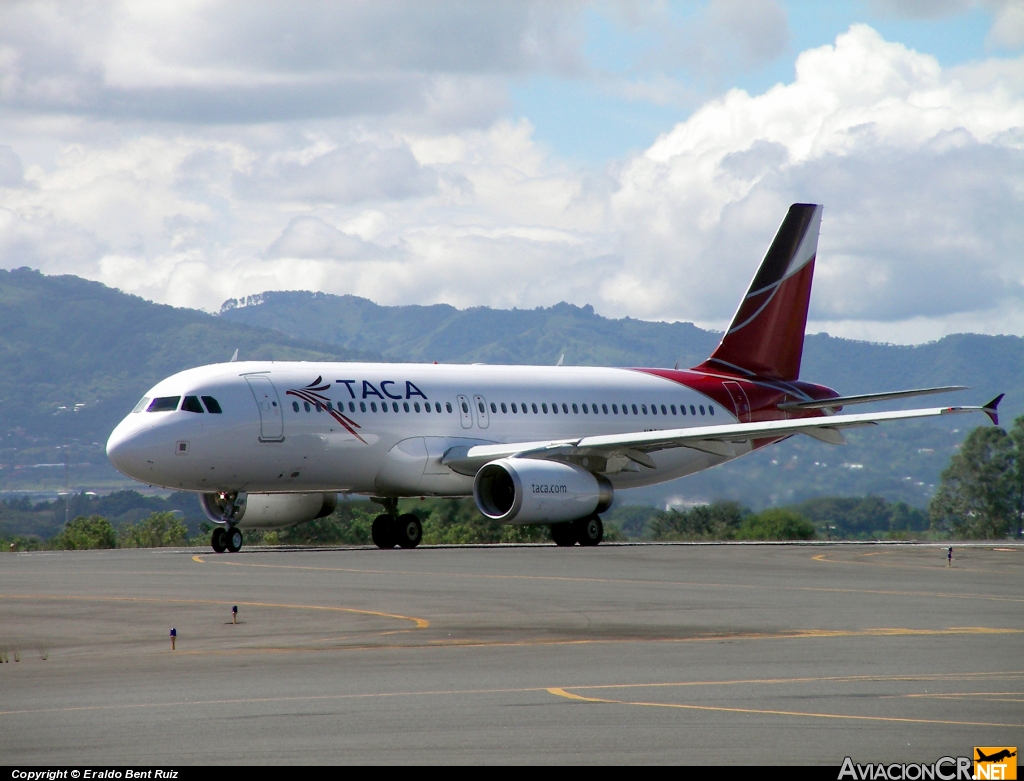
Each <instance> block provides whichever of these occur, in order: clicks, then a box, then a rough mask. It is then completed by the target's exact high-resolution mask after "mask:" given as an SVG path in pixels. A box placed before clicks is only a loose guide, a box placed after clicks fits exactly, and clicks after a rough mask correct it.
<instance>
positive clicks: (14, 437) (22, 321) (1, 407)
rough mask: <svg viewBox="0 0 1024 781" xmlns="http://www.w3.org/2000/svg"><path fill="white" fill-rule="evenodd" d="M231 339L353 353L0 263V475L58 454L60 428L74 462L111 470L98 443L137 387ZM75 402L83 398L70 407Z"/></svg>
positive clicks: (243, 348) (248, 349) (334, 354)
mask: <svg viewBox="0 0 1024 781" xmlns="http://www.w3.org/2000/svg"><path fill="white" fill-rule="evenodd" d="M236 348H237V349H239V350H240V352H241V355H242V356H243V357H244V358H268V359H269V358H276V359H302V360H324V359H328V360H331V359H343V360H344V359H350V358H352V357H354V355H355V354H354V353H353V352H352V351H351V350H347V349H345V348H343V347H340V346H339V345H336V344H332V345H322V344H321V345H318V344H314V343H313V342H311V341H309V340H306V341H299V340H296V339H293V338H291V337H289V336H287V335H285V334H282V333H281V332H280V331H272V330H269V329H266V328H259V327H254V326H249V325H245V324H242V323H234V322H231V321H230V320H227V319H225V318H221V317H215V316H213V315H208V314H205V313H203V312H199V311H196V310H192V309H177V308H175V307H170V306H162V305H159V304H154V303H152V302H150V301H146V300H144V299H142V298H139V297H137V296H131V295H127V294H125V293H122V292H120V291H119V290H115V289H113V288H109V287H106V286H104V285H101V284H99V283H97V282H89V281H86V280H84V279H80V278H78V277H74V276H59V277H48V276H43V275H42V274H40V273H39V272H37V271H32V270H30V269H24V268H23V269H16V270H14V271H0V426H2V429H0V431H2V434H3V449H2V450H0V478H3V477H5V476H9V475H10V469H12V468H13V467H14V466H16V465H22V466H24V465H25V464H30V463H46V462H51V463H52V462H60V461H61V460H62V458H63V454H62V453H61V452H60V451H59V450H57V449H56V448H57V447H58V446H59V445H62V444H63V441H64V439H65V437H67V438H68V439H69V440H71V441H72V442H73V443H75V445H74V446H75V447H77V448H78V450H77V452H76V455H75V456H74V457H73V461H74V462H75V463H86V462H88V463H93V462H95V464H96V465H98V466H100V467H102V468H103V469H106V470H107V471H108V473H110V474H111V475H113V474H114V473H113V471H112V470H111V469H110V468H109V465H107V464H106V463H105V462H106V458H105V456H104V455H103V453H102V447H101V446H102V444H103V443H105V442H106V438H107V436H108V434H109V433H110V431H111V430H112V429H113V427H114V426H115V425H116V424H117V422H118V421H119V420H120V419H121V418H122V417H123V416H124V415H125V413H127V412H128V411H130V410H131V408H132V407H133V406H134V405H135V403H136V402H137V401H138V400H139V398H140V397H141V396H142V394H143V393H144V392H145V391H146V390H147V389H148V388H149V387H151V386H152V385H153V384H154V383H155V382H157V381H158V380H160V379H162V378H164V377H166V376H168V375H169V374H173V373H175V372H177V371H181V370H182V369H186V368H189V367H192V366H198V365H201V364H204V363H215V362H218V361H226V360H228V359H229V358H230V357H231V354H232V353H233V352H234V351H235V349H236ZM76 404H82V405H84V406H81V407H79V408H78V411H77V412H74V409H75V405H76ZM61 407H63V408H65V409H63V410H62V409H60V408H61ZM93 443H97V445H93ZM82 448H85V450H86V451H88V452H85V451H83V450H82ZM97 448H98V450H97ZM93 451H97V452H93ZM3 472H7V475H4V474H3ZM44 472H45V470H37V473H38V474H40V475H42V474H43V473H44Z"/></svg>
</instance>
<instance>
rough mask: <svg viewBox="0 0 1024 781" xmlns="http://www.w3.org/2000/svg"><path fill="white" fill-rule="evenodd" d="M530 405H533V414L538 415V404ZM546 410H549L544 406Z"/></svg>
mask: <svg viewBox="0 0 1024 781" xmlns="http://www.w3.org/2000/svg"><path fill="white" fill-rule="evenodd" d="M530 406H531V407H533V414H534V415H536V414H537V405H536V404H531V405H530ZM544 411H545V412H547V411H548V410H547V408H546V407H545V408H544Z"/></svg>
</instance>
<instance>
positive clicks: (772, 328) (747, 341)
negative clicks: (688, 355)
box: [701, 203, 822, 380]
mask: <svg viewBox="0 0 1024 781" xmlns="http://www.w3.org/2000/svg"><path fill="white" fill-rule="evenodd" d="M821 210H822V207H821V206H820V205H818V204H813V203H794V204H793V205H792V206H790V207H789V213H788V214H787V215H786V219H785V220H783V222H782V227H780V228H779V232H778V233H777V234H776V235H775V241H773V242H772V246H771V247H770V248H769V249H768V254H767V255H765V256H764V260H763V261H762V262H761V267H760V268H759V269H758V270H757V274H755V275H754V281H753V282H751V283H750V288H749V289H748V290H747V294H746V295H745V296H744V297H743V300H742V301H741V302H740V305H739V308H738V309H737V310H736V314H735V315H734V316H733V318H732V323H731V324H730V325H729V330H728V331H726V332H725V336H723V337H722V341H721V343H720V344H719V345H718V347H717V349H716V350H715V352H714V353H713V354H712V355H711V357H710V358H708V360H707V361H706V362H705V363H704V364H703V366H702V367H701V368H705V369H710V370H717V371H721V370H727V371H732V372H736V373H738V374H741V375H748V376H749V375H753V376H758V377H766V378H770V379H776V380H795V379H797V378H798V377H799V376H800V359H801V357H802V355H803V351H804V328H805V326H806V325H807V306H808V304H809V303H810V300H811V278H812V277H813V276H814V259H815V256H816V254H817V252H818V228H819V227H820V225H821Z"/></svg>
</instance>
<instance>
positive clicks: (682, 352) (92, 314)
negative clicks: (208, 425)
mask: <svg viewBox="0 0 1024 781" xmlns="http://www.w3.org/2000/svg"><path fill="white" fill-rule="evenodd" d="M255 300H257V301H259V302H260V303H258V304H255V303H252V302H251V301H250V302H246V303H247V304H249V305H246V306H238V304H237V302H229V303H228V304H227V305H225V307H224V309H223V311H222V313H221V315H220V316H213V315H208V314H205V313H203V312H198V311H195V310H189V309H177V308H174V307H169V306H162V305H158V304H154V303H152V302H149V301H145V300H143V299H141V298H138V297H135V296H130V295H126V294H124V293H121V292H119V291H117V290H114V289H111V288H107V287H105V286H103V285H101V284H98V283H95V282H88V281H86V280H83V279H79V278H77V277H73V276H62V277H46V276H43V275H41V274H39V273H38V272H35V271H31V270H29V269H18V270H15V271H9V272H8V271H0V360H2V364H0V365H2V371H0V425H2V427H3V428H2V435H3V440H2V442H3V445H2V447H0V490H8V491H10V490H50V491H54V490H58V489H61V488H63V486H64V470H63V463H62V462H63V460H64V459H65V456H66V457H67V460H68V462H69V464H70V466H69V484H70V487H71V488H72V490H84V491H89V490H93V491H100V492H103V491H107V490H111V489H113V488H122V487H129V486H131V485H132V483H131V481H128V480H127V479H125V478H123V477H121V476H120V475H118V474H117V473H116V472H115V471H114V470H113V468H112V467H110V465H109V463H108V462H107V460H106V457H105V454H104V452H103V445H104V443H105V442H106V438H107V436H108V434H109V432H110V430H111V429H112V428H113V427H114V425H116V423H117V421H118V420H119V419H120V418H121V417H122V416H123V415H124V414H125V413H126V412H128V411H129V410H130V409H131V408H132V407H133V406H134V404H135V403H136V401H137V400H138V399H139V397H140V396H141V395H142V394H143V393H144V392H145V391H146V389H147V388H149V387H150V386H151V385H152V384H153V383H155V382H156V381H158V380H159V379H161V378H163V377H165V376H167V375H170V374H173V373H174V372H177V371H180V370H182V369H185V368H188V367H191V366H197V365H201V364H205V363H213V362H217V361H225V360H228V359H229V358H230V357H231V354H232V353H233V352H234V350H235V349H236V348H237V349H239V351H240V357H242V358H244V359H252V358H266V359H278V360H282V359H296V360H355V359H360V360H379V359H381V358H383V359H385V360H392V361H398V360H413V361H420V360H422V361H434V360H437V361H447V362H461V363H469V362H485V363H497V362H507V363H540V364H554V363H555V362H557V360H558V357H559V356H560V355H562V354H563V353H564V355H565V362H566V363H567V364H577V365H581V364H582V365H596V364H603V365H611V366H616V365H617V366H638V365H641V366H642V365H647V366H672V365H674V364H675V363H676V362H677V361H678V362H679V363H680V365H683V366H690V365H693V364H695V363H698V362H700V361H701V360H703V359H704V358H705V357H706V356H707V355H708V354H709V353H710V352H711V350H712V349H713V348H714V346H715V344H716V343H717V341H718V339H719V334H716V333H714V332H711V331H705V330H702V329H700V328H697V327H695V326H694V325H692V324H690V323H655V322H645V321H640V320H632V319H629V318H626V319H621V320H614V319H609V318H605V317H601V316H600V315H598V314H596V313H595V312H594V311H593V309H592V308H591V307H576V306H571V305H569V304H558V305H556V306H553V307H549V308H544V309H535V310H511V311H505V310H493V309H487V308H475V309H467V310H459V309H455V308H454V307H450V306H444V305H437V306H407V307H382V306H378V305H376V304H374V303H372V302H370V301H367V300H365V299H361V298H356V297H354V296H330V295H323V294H319V293H316V294H314V293H266V294H264V295H262V296H259V297H256V299H255ZM803 376H804V377H805V378H807V379H811V380H814V381H818V382H823V383H825V384H828V385H831V386H832V387H834V388H836V389H838V390H840V391H841V392H844V393H857V392H867V391H877V390H889V389H894V388H908V387H920V386H925V385H940V384H941V385H944V384H966V385H972V386H974V389H973V390H971V391H968V392H964V393H960V394H955V395H949V396H943V397H936V398H935V399H934V400H927V401H925V402H924V403H926V404H957V403H964V404H969V403H978V402H983V401H987V400H988V399H989V398H991V397H992V396H994V395H995V394H996V393H999V392H1006V393H1007V398H1006V401H1005V402H1004V404H1003V406H1002V411H1003V413H1004V420H1009V419H1011V418H1012V417H1013V416H1014V415H1016V414H1020V413H1021V412H1022V411H1024V405H1022V401H1024V340H1022V339H1019V338H1017V337H993V336H978V335H970V334H967V335H958V336H951V337H947V338H945V339H942V340H940V341H938V342H935V343H932V344H926V345H921V346H917V347H897V346H892V345H881V344H870V343H866V342H854V341H850V340H845V339H835V338H831V337H828V336H825V335H815V336H810V337H808V339H807V345H806V351H805V361H804V371H803ZM917 401H918V402H920V400H917ZM76 404H83V405H84V406H82V407H80V408H79V411H78V412H74V411H73V410H74V409H75V405H76ZM889 406H895V405H889ZM62 408H63V409H62ZM984 422H985V421H984V418H983V417H982V416H976V417H971V418H962V417H956V418H951V419H943V420H929V421H924V422H916V423H915V422H910V423H906V424H899V425H892V426H879V427H877V428H872V429H866V430H858V431H854V432H852V433H851V434H850V435H849V439H850V445H849V446H847V447H833V446H829V445H825V444H823V443H820V442H816V441H813V440H810V439H808V438H806V437H794V438H792V439H791V440H789V441H787V442H785V443H782V444H781V445H778V446H774V447H771V448H767V449H766V450H764V451H762V452H759V453H757V454H754V455H753V456H751V457H748V458H744V459H740V460H739V461H737V462H735V463H733V464H730V465H727V466H726V467H722V468H719V469H714V470H710V471H708V472H705V473H701V474H699V475H694V476H692V477H689V478H686V479H684V480H681V481H676V482H674V483H670V484H667V485H664V486H660V487H656V488H652V489H644V490H642V491H632V492H628V493H625V494H623V496H622V497H621V498H622V499H623V500H625V501H650V502H655V503H663V502H665V501H666V500H669V499H671V498H673V497H677V498H681V499H682V500H684V501H694V500H712V499H719V498H727V499H736V500H738V501H740V502H742V503H743V504H745V505H748V506H750V507H753V508H755V509H758V508H761V507H764V506H765V505H770V504H792V503H795V502H799V501H803V500H805V499H809V498H812V497H816V496H823V495H848V496H858V495H859V496H864V495H867V494H871V493H874V494H877V495H879V496H883V497H885V498H887V499H891V500H903V501H906V502H908V503H910V504H912V505H915V506H918V507H921V506H923V505H924V504H925V503H926V502H927V500H928V498H929V496H930V495H931V493H932V490H933V486H934V485H935V484H936V483H937V482H938V476H939V473H940V472H941V470H942V469H943V468H944V467H945V466H946V465H947V463H948V461H949V457H950V455H952V454H953V453H954V452H955V448H956V447H957V446H958V444H959V442H960V441H961V440H962V439H963V437H964V435H965V433H966V430H967V429H969V428H971V427H973V426H975V425H980V424H982V423H984ZM65 440H67V441H68V442H69V443H70V447H69V448H68V449H64V448H63V444H64V442H65Z"/></svg>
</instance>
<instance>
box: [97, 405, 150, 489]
mask: <svg viewBox="0 0 1024 781" xmlns="http://www.w3.org/2000/svg"><path fill="white" fill-rule="evenodd" d="M131 423H133V421H130V420H129V419H125V420H123V421H121V423H120V424H119V425H118V426H117V428H115V429H114V430H113V432H111V434H110V438H109V439H107V458H108V459H110V463H111V464H113V465H114V468H115V469H117V471H119V472H121V473H122V474H125V475H128V477H135V478H136V479H138V475H141V474H143V472H144V471H145V465H146V463H147V461H146V459H147V451H148V450H149V449H150V448H148V447H146V444H145V442H144V440H145V439H146V437H145V436H144V435H145V432H146V430H147V428H148V427H145V428H138V427H136V426H133V425H131Z"/></svg>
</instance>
